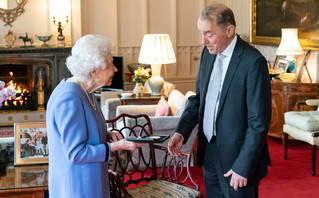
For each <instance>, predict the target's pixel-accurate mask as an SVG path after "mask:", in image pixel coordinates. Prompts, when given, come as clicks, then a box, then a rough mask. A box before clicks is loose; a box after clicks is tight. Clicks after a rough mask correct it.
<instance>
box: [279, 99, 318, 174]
mask: <svg viewBox="0 0 319 198" xmlns="http://www.w3.org/2000/svg"><path fill="white" fill-rule="evenodd" d="M300 105H309V106H319V99H309V100H307V101H306V102H299V103H297V106H298V111H289V112H286V113H285V116H284V117H285V118H284V119H285V124H284V126H283V132H284V133H283V141H282V142H283V147H284V159H285V160H287V147H288V135H289V136H291V137H292V138H294V139H296V140H300V141H304V142H307V143H308V144H310V145H312V147H311V158H312V159H311V161H312V175H313V176H315V175H316V151H317V145H319V107H318V109H317V111H300Z"/></svg>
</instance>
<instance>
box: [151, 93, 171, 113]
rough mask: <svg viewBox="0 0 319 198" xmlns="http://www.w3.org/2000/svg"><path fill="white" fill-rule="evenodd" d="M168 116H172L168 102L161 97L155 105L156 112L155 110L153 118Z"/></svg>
mask: <svg viewBox="0 0 319 198" xmlns="http://www.w3.org/2000/svg"><path fill="white" fill-rule="evenodd" d="M170 115H172V113H171V108H170V106H169V104H168V102H167V101H166V100H165V98H164V97H163V96H162V98H161V99H160V100H159V101H158V103H157V106H156V110H155V117H159V116H170Z"/></svg>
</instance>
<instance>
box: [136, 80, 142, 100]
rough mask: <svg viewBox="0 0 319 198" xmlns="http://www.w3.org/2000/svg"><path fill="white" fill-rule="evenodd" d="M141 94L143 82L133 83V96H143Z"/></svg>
mask: <svg viewBox="0 0 319 198" xmlns="http://www.w3.org/2000/svg"><path fill="white" fill-rule="evenodd" d="M143 94H144V85H143V83H136V85H135V96H136V97H137V98H138V97H141V96H143Z"/></svg>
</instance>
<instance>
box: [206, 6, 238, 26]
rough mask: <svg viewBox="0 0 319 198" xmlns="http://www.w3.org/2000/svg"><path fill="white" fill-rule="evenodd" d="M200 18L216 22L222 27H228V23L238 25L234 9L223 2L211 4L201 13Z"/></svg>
mask: <svg viewBox="0 0 319 198" xmlns="http://www.w3.org/2000/svg"><path fill="white" fill-rule="evenodd" d="M200 19H201V20H204V21H211V22H216V24H217V25H219V26H222V27H227V26H228V25H234V26H235V27H236V21H235V16H234V13H233V11H232V10H231V9H230V8H228V7H226V6H225V5H223V4H211V5H210V6H208V7H206V8H205V9H204V10H203V12H202V14H201V15H200Z"/></svg>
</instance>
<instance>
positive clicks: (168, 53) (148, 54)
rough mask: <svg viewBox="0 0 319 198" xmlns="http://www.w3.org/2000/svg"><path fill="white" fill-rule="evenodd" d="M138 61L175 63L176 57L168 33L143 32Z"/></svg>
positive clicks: (145, 62)
mask: <svg viewBox="0 0 319 198" xmlns="http://www.w3.org/2000/svg"><path fill="white" fill-rule="evenodd" d="M138 62H139V63H144V64H169V63H175V62H176V58H175V54H174V49H173V46H172V42H171V39H170V37H169V35H168V34H145V35H144V39H143V43H142V46H141V51H140V55H139V57H138Z"/></svg>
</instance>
